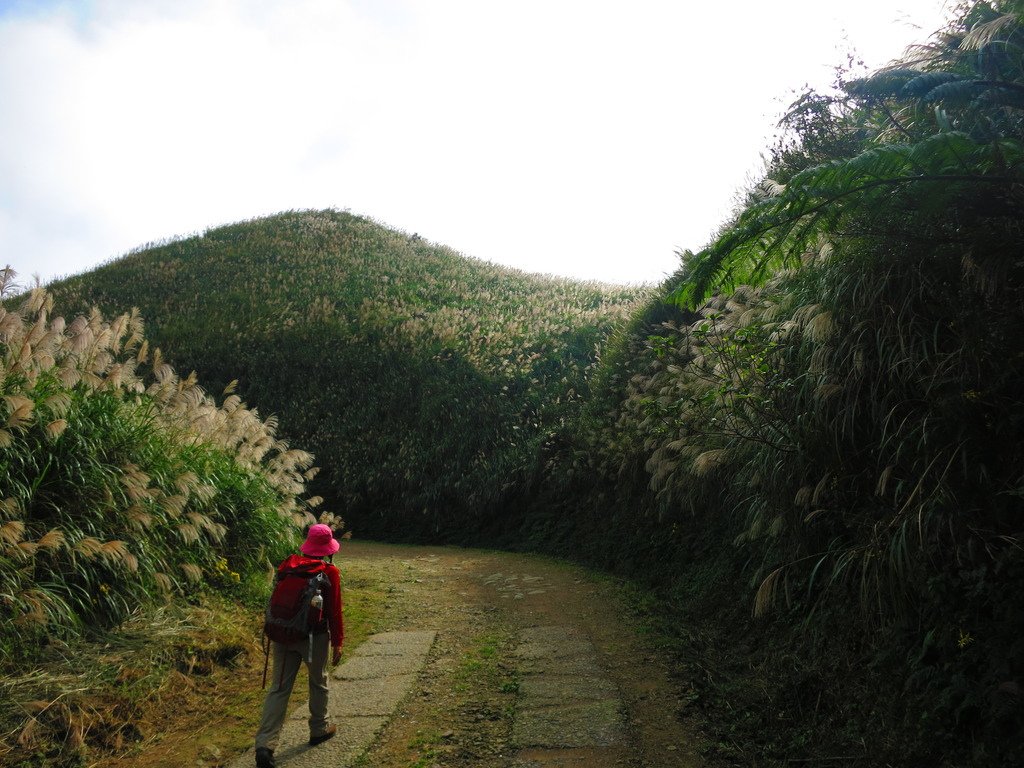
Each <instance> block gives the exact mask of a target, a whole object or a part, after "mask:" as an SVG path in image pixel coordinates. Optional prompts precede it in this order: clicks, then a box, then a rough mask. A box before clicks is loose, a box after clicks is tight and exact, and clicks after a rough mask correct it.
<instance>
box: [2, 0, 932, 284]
mask: <svg viewBox="0 0 1024 768" xmlns="http://www.w3.org/2000/svg"><path fill="white" fill-rule="evenodd" d="M942 19H943V2H942V0H843V1H842V2H839V1H838V0H733V1H732V2H723V3H711V2H700V3H687V2H684V1H683V0H674V1H673V0H617V2H603V1H602V0H516V2H508V1H507V0H506V1H505V2H498V1H497V0H287V1H286V2H285V1H282V2H270V1H269V0H265V1H256V0H150V1H147V0H81V1H80V2H52V1H47V2H32V1H31V0H0V265H2V264H4V263H9V264H10V265H11V266H13V267H14V268H15V269H16V270H17V271H18V272H19V273H20V276H21V278H20V279H22V280H25V279H27V278H28V277H29V276H30V275H32V274H39V275H40V276H41V277H42V278H43V280H44V281H46V280H49V279H51V278H53V277H55V276H58V275H67V274H72V273H76V272H81V271H83V270H87V269H90V268H92V267H93V266H95V265H97V264H99V263H101V262H103V261H107V260H109V259H110V258H113V257H116V256H118V255H121V254H123V253H125V252H127V251H129V250H130V249H132V248H134V247H136V246H139V245H141V244H143V243H146V242H149V241H154V240H160V239H163V238H168V237H173V236H180V235H188V234H192V233H195V232H201V231H203V230H205V229H206V228H208V227H210V226H216V225H220V224H227V223H231V222H234V221H238V220H242V219H249V218H254V217H258V216H263V215H266V214H271V213H276V212H279V211H282V210H290V209H303V208H328V207H334V208H341V209H348V210H351V211H352V212H353V213H357V214H362V215H366V216H369V217H371V218H373V219H375V220H377V221H379V222H381V223H383V224H386V225H388V226H392V227H395V228H398V229H402V230H405V231H407V232H409V233H410V234H411V233H412V232H418V233H419V234H420V235H421V236H423V237H425V238H427V239H429V240H432V241H435V242H439V243H444V244H446V245H449V246H452V247H453V248H455V249H457V250H459V251H461V252H463V253H465V254H467V255H472V256H477V257H480V258H484V259H488V260H491V261H496V262H500V263H503V264H508V265H511V266H516V267H520V268H523V269H527V270H531V271H540V272H551V273H555V274H564V275H571V276H576V277H583V278H594V279H599V280H608V281H616V282H642V281H654V280H659V279H661V278H662V277H663V276H665V275H666V274H668V273H671V272H672V271H674V269H675V268H676V266H677V265H678V258H677V257H676V255H675V250H676V249H677V248H690V249H693V250H697V249H699V248H700V247H702V246H703V245H705V244H706V243H707V241H708V240H709V238H710V237H711V235H712V234H713V233H714V232H715V230H716V229H717V228H718V227H719V226H720V225H721V223H722V222H723V221H724V220H725V219H726V218H727V216H728V214H729V211H730V210H731V208H732V206H733V203H734V201H735V200H736V195H737V192H738V190H740V189H741V188H743V187H744V186H745V185H746V184H747V183H748V181H749V180H750V179H751V178H752V177H753V175H755V174H756V172H757V170H758V169H759V167H760V160H759V158H760V156H761V154H762V152H763V151H764V149H765V148H766V147H767V145H768V142H769V137H770V136H771V134H772V131H773V129H774V125H775V123H776V122H777V120H778V117H779V116H780V115H781V113H782V112H783V111H784V108H785V106H786V105H787V104H788V103H789V101H790V100H791V98H792V96H793V92H794V90H796V89H798V88H800V87H801V86H802V85H803V84H804V83H808V82H810V83H814V84H818V85H821V86H826V85H828V84H829V83H830V82H831V81H832V78H833V71H834V67H835V66H836V65H838V64H840V63H842V62H843V61H845V59H846V55H847V53H848V52H850V51H855V52H856V53H857V54H858V55H860V56H861V57H863V58H864V59H865V60H866V61H867V63H868V64H869V65H871V66H879V65H881V64H884V63H886V62H887V61H889V60H891V59H892V58H894V57H896V56H898V55H900V54H901V53H902V51H903V49H904V47H905V46H906V45H907V44H909V43H914V42H922V41H924V40H925V39H926V38H927V37H928V36H929V35H930V34H931V32H933V31H934V30H935V29H937V28H938V27H939V26H940V25H941V22H942Z"/></svg>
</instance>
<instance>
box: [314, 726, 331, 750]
mask: <svg viewBox="0 0 1024 768" xmlns="http://www.w3.org/2000/svg"><path fill="white" fill-rule="evenodd" d="M337 731H338V726H336V725H329V726H327V730H326V731H324V732H323V733H321V734H320V735H319V736H310V737H309V746H311V747H315V746H316V745H317V744H323V743H324V742H325V741H327V740H328V739H329V738H331V737H332V736H333V735H334V734H335V733H337Z"/></svg>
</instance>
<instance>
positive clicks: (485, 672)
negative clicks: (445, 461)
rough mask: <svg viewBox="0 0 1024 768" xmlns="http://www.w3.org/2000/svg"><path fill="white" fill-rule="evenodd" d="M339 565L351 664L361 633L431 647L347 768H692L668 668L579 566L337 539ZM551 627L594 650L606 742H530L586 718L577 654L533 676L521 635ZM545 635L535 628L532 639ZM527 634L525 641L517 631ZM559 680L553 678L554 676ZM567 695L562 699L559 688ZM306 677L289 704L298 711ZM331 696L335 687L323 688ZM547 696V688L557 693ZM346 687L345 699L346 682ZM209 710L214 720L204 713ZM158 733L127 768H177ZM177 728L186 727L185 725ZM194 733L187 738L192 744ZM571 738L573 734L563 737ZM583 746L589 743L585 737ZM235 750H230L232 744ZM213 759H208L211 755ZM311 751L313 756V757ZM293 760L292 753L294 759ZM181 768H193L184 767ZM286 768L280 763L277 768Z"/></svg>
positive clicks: (223, 750)
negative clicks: (533, 711) (578, 703)
mask: <svg viewBox="0 0 1024 768" xmlns="http://www.w3.org/2000/svg"><path fill="white" fill-rule="evenodd" d="M340 554H341V557H340V560H339V561H338V562H339V566H340V568H341V571H342V577H343V580H344V585H345V592H346V600H347V601H348V604H349V606H350V607H349V611H350V612H351V614H352V616H353V619H352V620H349V621H347V626H348V628H349V631H351V633H352V634H353V635H354V637H353V641H352V642H351V643H350V644H349V646H348V647H347V648H346V656H347V657H348V656H349V655H350V654H351V652H352V651H353V650H354V649H355V647H357V646H358V644H360V643H361V642H362V641H363V640H364V639H365V637H366V636H367V635H369V634H372V633H379V632H387V631H415V630H434V631H436V632H437V637H436V640H435V642H434V644H433V646H432V648H431V651H430V653H429V656H428V658H427V663H426V666H425V668H424V670H423V672H422V673H421V674H420V676H419V678H418V679H417V681H416V683H415V684H414V685H413V687H412V691H411V693H410V694H409V695H408V696H407V697H406V699H405V700H404V701H403V702H402V703H401V704H400V705H399V707H398V708H397V710H395V711H394V712H393V713H392V716H391V718H390V721H389V722H388V724H387V725H386V726H385V728H384V730H383V731H382V732H381V733H380V734H379V735H378V737H377V738H376V740H375V741H374V742H373V743H372V744H371V746H370V748H369V749H368V750H367V751H366V753H365V754H363V755H362V757H361V758H359V760H357V761H356V763H355V765H356V766H359V767H360V768H370V767H372V768H399V766H401V768H409V766H418V767H421V768H430V766H434V765H439V766H446V767H465V768H468V766H474V768H491V767H493V768H499V766H500V767H501V768H526V767H527V766H529V767H530V768H533V767H534V766H536V767H537V768H540V767H541V766H564V767H566V768H568V767H571V766H588V768H605V767H608V768H610V767H611V766H630V767H631V768H641V767H646V766H651V767H652V768H654V767H658V768H661V767H662V766H664V767H665V768H684V767H687V768H688V767H690V766H695V765H699V764H701V763H700V760H699V759H698V758H697V757H696V756H695V755H696V744H697V742H696V741H695V740H694V736H693V735H692V734H691V733H690V732H689V731H688V730H687V727H686V725H685V724H684V723H683V722H682V721H681V720H680V719H679V717H678V716H677V713H678V712H679V710H680V699H679V695H678V692H677V686H676V684H674V683H673V681H672V680H671V678H670V676H669V671H668V669H669V665H668V662H667V659H666V658H664V657H663V655H662V654H661V653H660V652H659V651H658V650H656V649H655V648H654V647H653V645H652V643H651V642H650V641H649V639H648V638H645V637H644V635H643V634H642V632H641V630H640V627H639V626H638V622H637V620H636V618H635V611H634V610H633V609H631V607H630V597H629V595H628V594H627V591H626V590H624V589H622V588H621V587H619V586H617V584H616V583H615V582H613V581H612V580H610V579H607V578H604V577H602V576H598V575H595V574H594V573H592V572H589V571H587V570H585V569H581V568H578V567H575V566H572V565H568V564H565V563H561V562H558V561H554V560H550V559H548V558H543V557H537V556H533V555H522V554H514V553H503V552H492V551H484V550H473V549H456V548H444V547H430V548H427V547H413V546H397V545H386V544H372V543H364V542H347V543H345V544H344V546H343V548H342V550H341V553H340ZM550 627H558V628H560V631H561V629H564V630H565V632H566V633H567V635H568V636H571V638H572V640H571V643H572V644H573V645H579V644H589V645H592V647H593V650H594V651H595V653H594V661H595V662H596V665H597V667H598V668H599V672H597V673H596V674H599V675H600V676H601V678H602V680H603V681H605V682H607V683H608V684H609V690H610V691H611V690H613V693H612V694H611V695H612V696H613V698H614V699H615V700H616V701H617V702H620V703H621V720H620V722H621V724H622V728H621V731H620V732H619V733H618V734H617V735H616V738H614V739H612V741H614V743H612V744H606V745H598V746H590V747H577V748H570V749H562V748H554V747H553V746H550V745H549V746H548V747H544V746H543V745H541V746H536V744H534V745H533V746H530V742H538V741H539V742H543V741H544V740H545V738H546V737H545V736H544V735H543V734H541V735H540V737H539V738H535V736H536V728H535V726H536V723H537V720H538V719H539V720H542V721H547V722H551V723H555V724H556V727H557V721H558V717H559V714H558V712H557V711H556V710H557V709H558V707H559V706H561V705H567V706H568V708H569V709H575V710H576V711H577V712H578V713H579V714H581V715H582V716H583V718H584V722H583V723H581V725H582V726H584V727H586V725H587V723H588V722H590V723H592V722H593V719H594V718H593V715H592V714H588V713H587V709H586V707H575V708H574V707H573V702H574V691H573V690H571V689H574V688H575V689H577V690H578V685H577V683H578V682H579V680H580V678H581V677H584V676H589V675H590V674H594V673H595V671H594V670H590V672H589V673H588V672H586V671H581V667H580V666H579V658H578V657H576V656H573V655H571V654H569V655H567V653H566V651H567V650H569V651H571V648H569V647H568V644H564V645H561V646H560V647H558V648H555V649H553V653H554V655H555V656H556V657H558V658H557V659H556V662H557V663H561V662H562V661H564V663H565V665H566V667H565V670H564V671H565V672H567V673H569V674H568V676H566V677H563V676H562V675H560V674H554V675H547V676H544V678H543V681H542V680H541V677H539V676H537V675H536V674H535V672H536V664H537V663H538V659H537V655H536V654H533V653H530V652H529V651H528V650H527V651H526V652H525V653H524V650H523V649H529V648H534V649H536V648H539V647H540V646H539V645H537V644H536V643H529V644H528V643H526V642H524V640H525V639H526V638H529V637H530V632H531V630H533V631H534V634H536V631H537V628H550ZM543 631H544V630H543V629H541V632H543ZM524 633H525V635H524ZM261 661H262V659H257V658H255V657H254V658H252V659H251V660H250V663H249V665H248V669H247V672H245V673H244V674H246V675H248V677H249V679H250V683H251V686H252V687H258V686H259V674H260V672H261V670H260V669H259V666H260V665H259V663H258V662H261ZM556 671H557V670H556ZM531 683H532V684H533V694H534V695H536V688H537V683H541V685H544V686H548V689H547V690H546V691H545V692H544V693H545V695H546V696H547V698H548V700H547V701H544V702H542V703H543V704H544V709H543V711H542V712H538V713H537V714H538V715H539V718H537V717H535V718H534V720H533V726H534V727H533V730H531V727H532V726H531V722H530V713H529V712H528V711H527V708H529V707H530V706H531V703H530V696H531V689H530V684H531ZM562 683H565V685H566V686H567V689H566V690H565V691H564V692H562V693H564V695H560V692H559V691H558V688H557V686H558V685H560V684H562ZM305 684H306V683H305V673H302V674H301V675H300V678H299V681H298V682H297V684H296V689H295V692H294V693H293V697H292V705H293V707H300V706H303V701H304V699H305ZM333 685H334V686H335V687H334V690H336V691H337V690H340V686H338V684H337V681H333ZM551 686H555V688H554V689H552V688H551ZM346 690H352V688H351V686H347V687H346ZM251 708H252V711H251V712H249V713H246V716H245V718H243V719H244V720H249V721H251V723H244V722H239V723H237V724H236V732H235V733H234V734H229V733H225V734H224V738H223V741H222V744H221V747H220V748H219V749H218V750H216V751H217V753H218V755H219V759H218V760H209V759H207V760H206V761H201V763H202V764H203V765H207V766H215V765H224V764H229V763H230V762H231V761H232V760H233V759H234V756H233V755H231V754H228V751H233V752H235V753H237V750H238V744H239V743H241V741H242V739H245V738H246V734H245V733H243V731H244V729H245V728H249V727H252V725H251V724H252V723H254V722H255V720H256V718H257V717H258V711H256V710H257V707H256V706H252V707H251ZM215 716H216V713H215V712H211V713H210V717H211V718H212V717H215ZM174 727H175V723H174V721H173V715H172V719H171V721H170V722H169V723H168V731H167V733H165V734H164V735H163V736H161V737H160V738H158V739H157V740H155V742H154V743H153V744H152V745H151V747H150V748H149V749H145V748H144V749H142V750H141V751H140V752H139V753H138V754H137V755H135V756H134V757H133V759H132V760H131V761H130V762H129V763H120V762H119V763H118V765H126V764H130V765H138V766H143V765H145V766H150V767H153V766H163V765H167V766H171V765H179V764H184V763H182V760H183V759H184V758H185V757H186V755H185V754H183V752H182V749H184V748H185V744H186V742H187V741H188V739H187V738H186V739H182V738H179V737H178V734H175V733H173V732H172V731H173V729H174ZM185 727H187V726H185ZM192 737H194V734H193V735H192ZM571 740H572V738H571V735H570V741H571ZM583 740H584V741H585V737H584V739H583ZM232 745H234V746H232ZM208 754H209V753H207V756H208ZM311 756H312V755H310V756H309V757H311ZM300 757H301V756H300ZM191 762H192V761H191V760H190V761H189V764H191ZM283 765H284V766H287V765H288V763H287V762H284V763H283Z"/></svg>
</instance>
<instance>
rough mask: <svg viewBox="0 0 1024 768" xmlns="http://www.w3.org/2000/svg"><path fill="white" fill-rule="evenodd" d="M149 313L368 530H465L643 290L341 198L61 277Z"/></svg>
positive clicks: (561, 409) (99, 302) (564, 406)
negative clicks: (361, 211)
mask: <svg viewBox="0 0 1024 768" xmlns="http://www.w3.org/2000/svg"><path fill="white" fill-rule="evenodd" d="M50 288H51V290H52V292H53V293H54V295H55V296H56V298H57V300H58V302H59V304H60V305H61V306H62V307H64V308H65V311H68V312H75V311H85V310H86V309H88V308H89V307H91V306H93V305H96V306H98V307H100V308H101V309H102V310H103V311H106V312H114V311H124V310H125V309H127V308H130V307H138V308H139V309H140V310H141V313H142V316H143V317H145V319H146V322H147V329H148V332H149V335H150V338H151V339H152V343H153V344H154V345H156V346H159V347H160V348H161V349H162V350H163V352H164V354H165V355H166V356H167V358H168V359H169V360H170V361H171V362H172V363H173V364H174V365H175V367H176V368H178V369H179V370H182V371H186V372H187V371H190V370H195V371H196V372H198V374H199V375H200V378H201V380H202V381H204V382H206V383H207V384H208V386H209V387H210V388H211V390H213V391H216V390H217V389H219V388H220V387H222V386H225V385H227V384H228V383H229V382H230V381H232V380H234V379H238V382H239V384H238V391H239V393H240V394H241V395H242V396H243V398H244V399H245V400H246V401H247V402H248V403H249V404H250V405H251V406H253V407H256V408H258V409H259V411H260V412H261V413H263V414H264V415H268V414H275V415H278V416H280V419H281V424H282V434H283V435H284V436H285V437H287V438H290V439H293V440H295V441H296V442H297V443H299V444H301V445H302V446H303V447H304V448H306V449H309V450H312V451H313V452H314V453H315V454H316V456H317V463H318V464H319V465H320V466H322V467H323V473H322V475H321V477H320V478H318V480H317V481H316V482H317V485H316V486H315V487H316V489H317V490H318V492H320V493H321V494H322V495H324V496H325V497H327V499H328V502H329V504H330V505H331V506H332V507H335V508H337V510H338V511H340V512H341V513H342V514H345V515H346V516H347V517H349V518H350V520H351V522H352V524H353V525H354V527H355V529H356V530H357V532H359V533H362V534H364V535H365V534H368V533H372V534H376V535H392V536H394V535H402V536H429V537H441V536H447V537H449V538H451V537H453V536H454V537H456V538H458V537H460V536H461V537H467V536H470V535H471V530H472V529H481V528H483V527H488V526H492V525H494V524H501V523H500V521H499V522H496V521H495V520H494V517H495V516H496V515H498V514H499V513H500V510H501V500H502V494H503V493H504V492H505V490H506V486H508V484H509V483H510V482H511V479H512V477H513V476H514V475H515V474H516V473H519V476H520V477H521V476H522V473H523V472H524V471H527V470H528V466H529V464H530V462H531V460H532V457H533V455H534V454H535V447H536V445H537V443H538V442H540V441H541V440H543V439H544V436H545V435H546V434H548V432H549V431H550V430H551V429H552V428H554V427H556V426H559V425H561V424H563V423H564V421H565V419H566V418H567V417H570V415H571V414H572V413H574V412H575V408H576V406H577V403H578V402H579V400H580V398H581V397H582V396H583V395H584V394H585V392H586V391H587V386H588V384H587V382H588V378H589V374H590V372H591V370H592V368H593V366H594V363H595V361H596V359H597V353H598V352H597V351H598V348H599V347H600V345H601V344H602V343H603V341H604V340H605V338H606V337H607V336H608V334H609V333H610V332H611V331H612V329H613V328H614V327H615V326H616V324H617V323H618V322H619V321H620V320H621V319H622V318H623V317H624V316H626V314H627V313H628V312H629V309H630V307H632V306H633V304H634V303H635V302H636V300H637V299H638V298H640V297H642V296H643V295H644V294H645V291H644V290H643V289H639V288H629V287H616V286H607V285H598V284H589V283H579V282H575V281H571V280H565V279H556V278H550V277H544V276H539V275H529V274H525V273H521V272H518V271H515V270H510V269H507V268H504V267H500V266H495V265H492V264H489V263H486V262H482V261H479V260H475V259H470V258H466V257H463V256H461V255H459V254H457V253H455V252H454V251H452V250H451V249H448V248H445V247H443V246H437V245H433V244H430V243H427V242H425V241H423V240H422V239H420V238H418V237H417V236H415V235H414V236H411V237H410V236H407V235H405V234H403V233H400V232H395V231H392V230H389V229H387V228H385V227H382V226H380V225H378V224H376V223H374V222H372V221H370V220H367V219H364V218H361V217H357V216H353V215H350V214H347V213H342V212H337V211H320V212H291V213H284V214H280V215H277V216H273V217H270V218H266V219H262V220H255V221H250V222H244V223H239V224H235V225H231V226H226V227H221V228H218V229H214V230H211V231H208V232H206V233H204V234H203V235H201V236H198V237H192V238H189V239H185V240H181V241H178V242H171V243H167V244H163V245H157V246H154V247H148V248H145V249H142V250H140V251H138V252H136V253H133V254H131V255H129V256H126V257H124V258H122V259H118V260H116V261H114V262H111V263H109V264H107V265H106V266H104V267H101V268H100V269H97V270H95V271H93V272H90V273H87V274H85V275H81V276H77V277H73V278H70V279H67V280H64V281H60V282H57V283H55V284H53V285H52V286H50Z"/></svg>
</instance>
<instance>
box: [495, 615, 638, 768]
mask: <svg viewBox="0 0 1024 768" xmlns="http://www.w3.org/2000/svg"><path fill="white" fill-rule="evenodd" d="M516 655H517V657H518V660H519V665H518V666H519V671H520V675H521V677H520V683H519V700H518V703H517V707H516V714H515V719H514V721H513V726H512V746H513V747H515V748H516V749H518V752H517V753H516V755H515V756H514V757H513V760H512V767H513V768H539V767H540V766H558V767H559V768H561V767H562V766H564V767H565V768H570V767H573V768H574V767H575V766H579V767H580V768H585V766H588V765H592V764H594V762H596V761H595V757H596V756H597V754H600V755H601V756H602V757H603V758H604V759H605V760H608V759H609V758H612V759H614V757H620V756H624V755H625V750H626V729H625V723H624V717H623V705H622V700H621V697H620V695H619V692H618V691H617V690H616V688H615V685H614V684H613V683H612V681H611V680H610V679H609V678H608V676H607V675H606V674H605V673H604V672H603V671H602V670H601V668H600V666H599V665H598V662H597V651H596V649H595V648H594V645H593V643H591V641H590V640H588V639H586V638H585V637H582V636H581V635H580V634H578V633H577V631H575V630H574V629H572V628H569V627H561V626H555V627H534V628H531V629H525V630H523V631H522V632H521V633H520V635H519V646H518V648H517V651H516Z"/></svg>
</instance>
